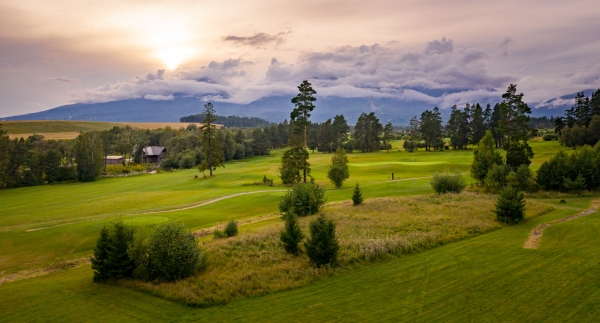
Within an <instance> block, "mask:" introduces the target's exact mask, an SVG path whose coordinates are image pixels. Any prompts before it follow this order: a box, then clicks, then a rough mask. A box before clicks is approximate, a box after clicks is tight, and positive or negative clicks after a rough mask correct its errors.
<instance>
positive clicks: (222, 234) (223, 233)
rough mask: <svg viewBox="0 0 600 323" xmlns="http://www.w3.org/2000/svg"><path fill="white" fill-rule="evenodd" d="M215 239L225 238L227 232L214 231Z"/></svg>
mask: <svg viewBox="0 0 600 323" xmlns="http://www.w3.org/2000/svg"><path fill="white" fill-rule="evenodd" d="M213 237H214V238H215V239H221V238H225V237H226V235H225V232H223V231H221V230H219V229H215V231H213Z"/></svg>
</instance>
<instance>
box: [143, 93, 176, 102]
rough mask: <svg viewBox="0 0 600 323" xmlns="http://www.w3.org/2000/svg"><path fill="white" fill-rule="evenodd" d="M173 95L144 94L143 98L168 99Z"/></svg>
mask: <svg viewBox="0 0 600 323" xmlns="http://www.w3.org/2000/svg"><path fill="white" fill-rule="evenodd" d="M174 98H175V97H174V96H173V95H160V94H146V95H144V99H146V100H151V101H170V100H173V99H174Z"/></svg>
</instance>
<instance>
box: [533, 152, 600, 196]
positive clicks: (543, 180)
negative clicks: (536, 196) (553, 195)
mask: <svg viewBox="0 0 600 323" xmlns="http://www.w3.org/2000/svg"><path fill="white" fill-rule="evenodd" d="M537 182H538V183H539V184H540V185H541V186H542V187H543V188H544V189H545V190H549V191H566V192H570V191H573V192H578V193H579V192H581V191H582V190H584V189H587V190H590V191H592V190H597V189H598V188H600V149H598V147H596V148H590V147H583V148H582V149H579V150H578V151H577V152H575V153H573V154H572V155H571V156H568V155H567V154H565V153H564V152H562V151H560V152H558V153H557V154H556V155H555V156H554V157H552V158H550V160H547V161H545V162H544V163H543V164H542V165H541V166H540V169H539V170H538V172H537Z"/></svg>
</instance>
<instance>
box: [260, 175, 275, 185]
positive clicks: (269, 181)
mask: <svg viewBox="0 0 600 323" xmlns="http://www.w3.org/2000/svg"><path fill="white" fill-rule="evenodd" d="M262 183H263V185H268V186H273V180H272V179H270V178H268V177H267V175H263V180H262Z"/></svg>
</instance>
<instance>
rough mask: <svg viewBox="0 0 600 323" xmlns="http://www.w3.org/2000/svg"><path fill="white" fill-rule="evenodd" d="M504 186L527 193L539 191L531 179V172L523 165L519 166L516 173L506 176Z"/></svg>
mask: <svg viewBox="0 0 600 323" xmlns="http://www.w3.org/2000/svg"><path fill="white" fill-rule="evenodd" d="M506 184H507V185H510V186H512V187H514V188H516V189H518V190H521V191H525V192H529V193H534V192H537V191H539V190H540V185H539V184H538V183H537V182H536V181H535V179H534V178H533V172H532V171H531V169H529V166H527V165H525V164H523V165H521V166H519V168H517V171H516V172H510V174H508V176H506Z"/></svg>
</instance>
